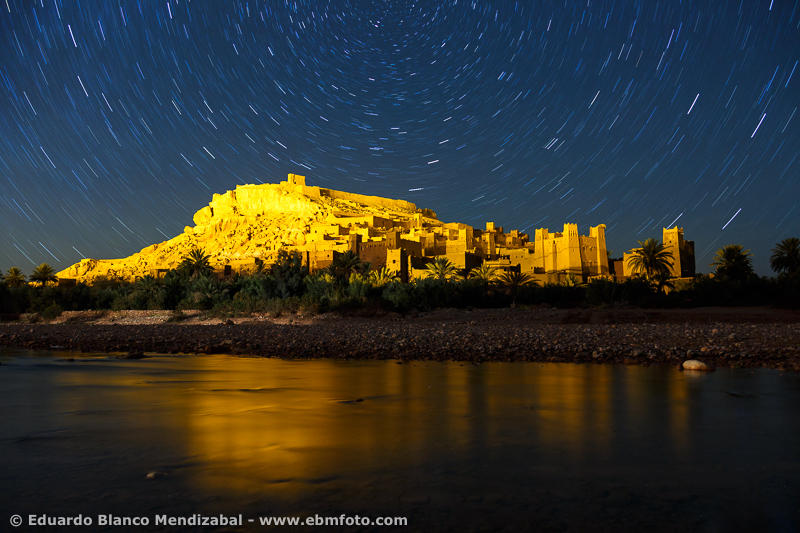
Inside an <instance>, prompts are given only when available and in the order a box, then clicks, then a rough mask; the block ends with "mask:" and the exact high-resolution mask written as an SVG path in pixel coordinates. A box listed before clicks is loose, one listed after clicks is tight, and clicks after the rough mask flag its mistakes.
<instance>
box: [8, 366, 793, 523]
mask: <svg viewBox="0 0 800 533" xmlns="http://www.w3.org/2000/svg"><path fill="white" fill-rule="evenodd" d="M68 357H74V358H75V361H72V362H70V361H66V360H65V358H68ZM0 364H1V366H0V457H2V469H1V470H2V471H0V484H1V485H2V500H1V501H0V510H1V511H2V516H0V521H1V522H0V523H1V524H2V526H0V530H6V526H7V524H8V520H9V517H10V516H11V515H14V514H18V515H21V516H22V517H24V520H25V521H26V522H25V523H24V524H23V526H22V527H20V528H18V530H20V531H25V530H33V528H32V527H31V526H29V525H27V520H28V516H29V515H30V514H34V515H37V516H41V515H47V516H75V515H78V514H81V515H82V516H90V517H93V518H94V524H93V525H92V526H91V527H83V528H81V529H80V530H83V531H89V530H91V531H94V530H98V531H99V530H108V531H121V530H133V529H136V528H133V529H129V528H121V529H120V528H112V527H103V526H100V525H98V515H101V514H103V515H109V514H111V515H113V516H117V517H149V520H150V524H149V527H147V528H141V530H143V531H144V530H148V531H154V530H164V531H184V530H185V531H197V530H206V529H207V530H219V531H250V530H252V531H262V530H265V528H263V527H261V526H260V525H259V520H260V519H261V518H262V517H269V516H275V517H277V516H284V515H285V516H295V517H301V518H302V519H305V517H308V516H311V517H313V516H315V515H319V516H321V517H328V516H337V517H338V516H340V515H342V514H345V515H347V516H355V515H359V516H361V517H364V516H366V517H373V518H374V517H404V518H406V519H407V521H408V525H407V526H406V527H383V528H379V527H372V526H365V527H361V528H360V529H359V528H355V527H350V528H348V527H344V528H336V527H330V528H323V529H324V530H330V531H335V530H339V529H342V530H345V531H373V530H375V531H390V530H391V531H520V530H527V531H530V530H537V531H615V532H616V531H677V530H683V531H714V532H717V531H798V530H800V376H798V375H797V374H791V373H781V372H779V371H776V370H756V371H751V370H742V369H738V370H734V369H719V370H717V371H716V372H712V373H697V372H688V371H687V372H679V371H677V370H676V369H675V368H671V367H670V368H667V367H657V366H650V367H642V366H621V365H620V366H616V365H572V364H555V363H553V364H541V363H519V364H518V363H488V364H482V365H462V364H459V363H435V362H421V361H417V362H413V361H412V362H405V363H404V364H397V362H395V361H357V360H351V361H334V360H312V361H292V360H277V359H253V358H239V357H232V356H224V355H214V356H180V357H177V356H159V357H152V358H149V359H144V360H138V361H137V360H117V359H113V358H110V357H106V356H96V355H94V356H92V355H88V354H63V353H61V354H56V353H51V352H25V351H0ZM153 472H159V473H163V474H165V475H163V476H161V475H160V474H157V476H159V477H157V478H156V479H148V478H147V474H148V473H153ZM193 514H200V515H203V516H218V515H220V514H223V515H224V516H238V515H242V517H243V525H242V526H237V527H230V526H228V527H220V528H214V527H208V528H197V527H191V526H183V527H182V526H155V525H154V521H155V517H156V516H158V515H169V516H191V515H193ZM249 520H253V522H249ZM45 529H47V528H45ZM53 529H54V530H55V529H58V528H53ZM280 529H281V528H274V529H272V530H276V531H277V530H280ZM285 529H290V530H292V529H293V530H298V531H302V530H305V529H307V530H311V529H313V528H303V527H299V528H298V527H294V528H285ZM59 530H60V531H65V530H67V529H64V528H61V529H59Z"/></svg>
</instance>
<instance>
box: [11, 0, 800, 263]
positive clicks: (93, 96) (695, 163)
mask: <svg viewBox="0 0 800 533" xmlns="http://www.w3.org/2000/svg"><path fill="white" fill-rule="evenodd" d="M798 60H800V6H798V0H774V1H773V0H739V1H732V0H722V1H719V0H706V1H689V0H683V1H677V0H675V1H673V0H668V1H664V0H661V1H656V0H647V1H629V0H616V1H614V0H611V1H609V0H603V1H601V0H588V1H581V2H573V1H572V0H567V1H566V2H564V1H560V2H549V1H545V2H532V1H525V2H522V1H520V2H515V1H511V0H504V1H500V2H486V1H483V0H480V1H479V0H466V1H465V0H447V1H417V2H414V1H392V0H385V1H378V0H374V1H366V0H365V1H357V0H352V1H346V0H318V1H313V2H307V1H292V2H285V1H269V2H264V1H263V0H256V1H249V2H245V1H224V0H213V1H212V0H206V1H198V0H193V1H188V0H169V1H167V0H159V1H158V2H150V1H145V0H113V1H110V0H106V1H100V0H63V1H62V0H0V269H2V270H4V271H5V270H7V269H8V268H9V267H11V266H19V267H20V268H22V269H23V270H24V271H26V272H30V270H31V269H32V268H33V267H34V265H37V264H39V263H41V262H43V261H45V262H48V263H50V264H51V265H53V266H54V267H55V268H56V270H61V269H63V268H66V267H67V266H69V265H70V264H72V263H74V262H76V261H79V260H80V259H81V258H82V257H93V258H113V257H123V256H127V255H130V254H132V253H134V252H137V251H139V250H140V249H141V248H143V247H145V246H148V245H150V244H153V243H155V242H162V241H164V240H166V239H168V238H171V237H173V236H175V235H177V234H178V233H180V232H181V231H182V230H183V227H184V226H186V225H192V221H191V217H192V214H193V213H194V212H195V211H196V210H198V209H199V208H201V207H202V206H204V205H206V204H207V203H208V202H209V201H210V200H211V196H212V194H213V193H215V192H216V193H220V192H224V191H226V190H229V189H233V188H234V187H235V186H236V185H237V184H245V183H263V182H277V181H280V180H284V179H286V175H287V174H288V173H297V174H304V175H306V176H307V182H308V184H309V185H319V186H322V187H328V188H333V189H338V190H344V191H351V192H358V193H362V194H371V195H380V196H386V197H391V198H402V199H406V200H410V201H412V202H415V203H416V204H417V205H418V206H419V207H427V208H430V209H433V210H434V211H436V213H437V214H438V215H439V218H440V219H442V220H443V221H446V222H454V221H457V222H466V223H470V224H472V225H474V226H476V227H483V225H484V223H485V222H486V221H494V222H496V223H497V224H499V225H502V226H504V227H505V229H506V230H507V231H508V230H511V229H521V230H524V231H526V232H528V233H529V234H531V235H532V234H533V231H534V229H536V228H539V227H546V228H549V229H550V230H551V231H560V230H561V228H562V227H563V224H564V223H565V222H574V223H577V224H579V229H580V231H581V233H582V234H588V228H589V226H594V225H597V224H601V223H605V224H606V225H607V237H608V246H609V248H610V249H612V250H613V255H614V256H615V257H616V256H621V255H622V252H623V251H626V250H628V249H630V248H632V247H634V246H635V245H636V242H637V240H644V239H645V238H647V237H656V238H659V239H660V238H661V229H662V228H663V227H666V226H668V225H672V226H674V225H678V226H680V227H683V228H684V229H685V236H686V238H687V239H690V240H694V241H695V246H696V250H697V269H698V271H699V272H709V271H710V270H711V269H710V268H709V267H708V264H709V263H710V262H711V260H712V257H713V255H714V252H715V251H716V250H717V249H718V248H720V247H721V246H724V245H727V244H742V245H743V246H744V247H745V248H750V249H752V252H753V253H754V264H755V266H756V270H757V271H758V272H759V273H760V274H763V275H766V274H770V273H771V272H770V271H769V267H768V258H769V255H770V249H771V248H772V247H773V246H774V245H775V243H776V242H778V241H780V240H781V239H784V238H786V237H790V236H800V208H798V207H797V204H798V203H799V202H800V184H799V183H798V174H799V171H800V158H798V153H800V135H799V134H798V132H800V115H798V116H795V115H797V113H796V111H797V108H798V106H800V69H798V68H797V67H798Z"/></svg>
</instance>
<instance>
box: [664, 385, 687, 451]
mask: <svg viewBox="0 0 800 533" xmlns="http://www.w3.org/2000/svg"><path fill="white" fill-rule="evenodd" d="M669 404H670V409H669V421H670V426H671V430H672V431H671V432H670V433H671V435H672V444H673V447H674V450H675V453H676V455H677V456H678V457H679V458H681V459H686V458H687V457H688V455H689V445H690V442H689V389H688V383H687V381H686V380H685V379H671V380H669Z"/></svg>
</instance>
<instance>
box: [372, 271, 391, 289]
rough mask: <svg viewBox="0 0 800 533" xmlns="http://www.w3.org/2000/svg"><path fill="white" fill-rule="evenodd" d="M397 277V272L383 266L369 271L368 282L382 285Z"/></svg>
mask: <svg viewBox="0 0 800 533" xmlns="http://www.w3.org/2000/svg"><path fill="white" fill-rule="evenodd" d="M395 279H397V272H395V271H394V270H389V267H383V268H382V269H380V270H373V271H372V272H370V273H369V282H370V284H372V285H373V286H375V287H384V286H386V285H388V284H389V283H391V282H392V281H394V280H395Z"/></svg>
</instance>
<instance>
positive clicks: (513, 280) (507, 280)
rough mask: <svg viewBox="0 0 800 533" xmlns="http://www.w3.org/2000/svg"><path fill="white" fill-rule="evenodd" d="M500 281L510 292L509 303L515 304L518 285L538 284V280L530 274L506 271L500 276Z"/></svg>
mask: <svg viewBox="0 0 800 533" xmlns="http://www.w3.org/2000/svg"><path fill="white" fill-rule="evenodd" d="M500 283H502V284H503V285H505V286H506V287H508V290H509V292H510V293H511V303H512V304H515V303H516V301H517V292H519V288H520V287H525V286H526V285H538V283H539V282H538V281H536V280H535V279H534V278H533V277H531V275H530V274H525V273H522V272H508V271H506V272H504V273H503V275H502V276H500Z"/></svg>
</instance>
